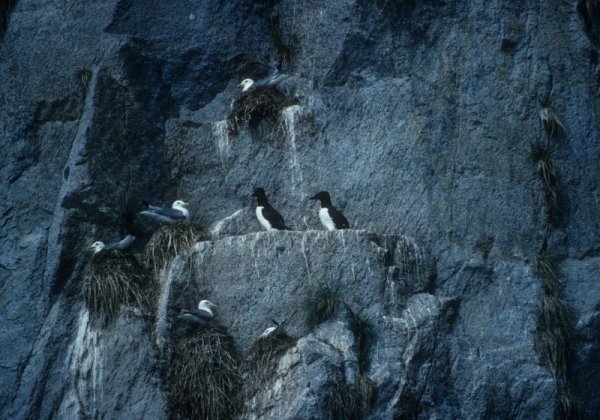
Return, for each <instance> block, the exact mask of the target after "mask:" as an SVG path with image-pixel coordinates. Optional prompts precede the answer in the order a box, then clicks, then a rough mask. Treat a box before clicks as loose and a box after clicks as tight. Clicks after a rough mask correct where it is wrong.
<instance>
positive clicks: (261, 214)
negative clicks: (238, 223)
mask: <svg viewBox="0 0 600 420" xmlns="http://www.w3.org/2000/svg"><path fill="white" fill-rule="evenodd" d="M252 195H253V196H254V197H256V201H257V204H258V205H257V206H256V218H257V219H258V223H260V225H261V226H262V227H264V228H265V229H266V230H267V232H273V231H274V230H290V228H288V227H287V226H286V225H285V221H284V220H283V217H282V216H281V214H279V212H278V211H277V210H275V209H274V208H273V206H272V205H271V204H269V200H268V199H267V194H266V193H265V190H264V189H262V188H257V189H255V190H254V194H252Z"/></svg>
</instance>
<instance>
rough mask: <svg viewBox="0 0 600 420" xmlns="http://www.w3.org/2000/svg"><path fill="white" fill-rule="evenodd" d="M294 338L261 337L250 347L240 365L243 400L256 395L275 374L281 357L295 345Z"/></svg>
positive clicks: (295, 339) (295, 340)
mask: <svg viewBox="0 0 600 420" xmlns="http://www.w3.org/2000/svg"><path fill="white" fill-rule="evenodd" d="M297 341H298V339H297V338H296V337H290V336H286V337H280V338H277V337H261V338H259V339H258V340H256V342H255V343H254V344H253V345H252V348H251V349H250V353H249V354H248V356H247V357H246V359H245V360H244V363H243V364H242V379H243V381H244V393H243V394H244V400H245V401H247V400H249V399H251V398H252V397H254V395H256V392H257V391H258V390H259V389H262V388H264V387H263V385H264V384H265V383H266V382H267V381H269V379H271V378H272V377H273V376H274V375H275V373H276V372H277V365H278V364H279V359H280V358H281V356H282V355H283V354H284V353H285V352H286V351H287V350H288V349H289V348H290V347H292V346H294V345H295V344H296V342H297Z"/></svg>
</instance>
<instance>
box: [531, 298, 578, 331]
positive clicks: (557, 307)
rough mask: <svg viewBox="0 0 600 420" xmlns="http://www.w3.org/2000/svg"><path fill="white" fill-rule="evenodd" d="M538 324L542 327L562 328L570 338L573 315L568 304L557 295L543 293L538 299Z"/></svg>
mask: <svg viewBox="0 0 600 420" xmlns="http://www.w3.org/2000/svg"><path fill="white" fill-rule="evenodd" d="M536 306H537V308H536V309H537V325H538V327H541V328H555V327H557V328H560V329H562V330H563V331H564V335H565V336H566V337H567V339H568V338H570V333H569V331H570V330H571V317H570V315H569V310H568V309H567V305H565V303H564V302H563V301H562V300H560V299H559V298H558V297H556V296H555V295H546V294H542V295H541V296H540V297H539V298H538V301H537V305H536Z"/></svg>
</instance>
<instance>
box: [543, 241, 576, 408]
mask: <svg viewBox="0 0 600 420" xmlns="http://www.w3.org/2000/svg"><path fill="white" fill-rule="evenodd" d="M534 269H535V272H536V275H537V276H538V277H539V279H540V281H541V283H542V293H541V294H540V296H539V297H538V301H537V305H536V314H537V325H536V329H535V333H534V337H533V344H534V349H535V351H536V353H537V354H538V357H539V359H540V362H541V363H542V364H543V365H544V366H545V367H546V368H547V369H548V370H549V371H550V372H551V373H552V376H553V377H554V384H555V386H556V418H579V417H578V416H579V414H580V411H581V410H580V409H581V407H580V404H579V401H578V400H577V398H576V397H575V396H574V395H573V393H572V392H571V390H570V388H569V384H568V376H569V359H570V356H571V351H570V349H571V340H572V334H571V331H572V328H573V326H572V322H571V318H570V315H569V310H568V308H567V306H566V305H565V303H564V302H563V301H562V300H561V299H560V298H559V293H560V285H559V281H558V278H557V276H556V271H555V268H554V258H553V257H552V256H551V255H549V254H548V253H546V252H545V251H544V252H540V253H539V254H538V255H536V257H535V259H534Z"/></svg>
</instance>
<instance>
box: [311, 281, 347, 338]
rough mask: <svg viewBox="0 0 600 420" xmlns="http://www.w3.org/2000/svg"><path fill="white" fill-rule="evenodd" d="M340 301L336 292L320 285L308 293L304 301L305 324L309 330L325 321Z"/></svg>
mask: <svg viewBox="0 0 600 420" xmlns="http://www.w3.org/2000/svg"><path fill="white" fill-rule="evenodd" d="M340 303H341V300H340V297H339V295H338V293H337V291H336V290H334V289H332V288H330V287H329V286H325V285H321V286H319V287H318V288H317V289H316V290H314V291H312V293H309V295H308V296H307V297H306V300H305V301H304V312H305V320H306V324H307V325H308V326H309V328H314V327H316V326H317V325H319V324H321V323H323V322H325V321H327V320H328V319H329V318H331V317H332V316H333V314H334V313H335V311H336V310H337V309H338V307H339V306H340Z"/></svg>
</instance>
